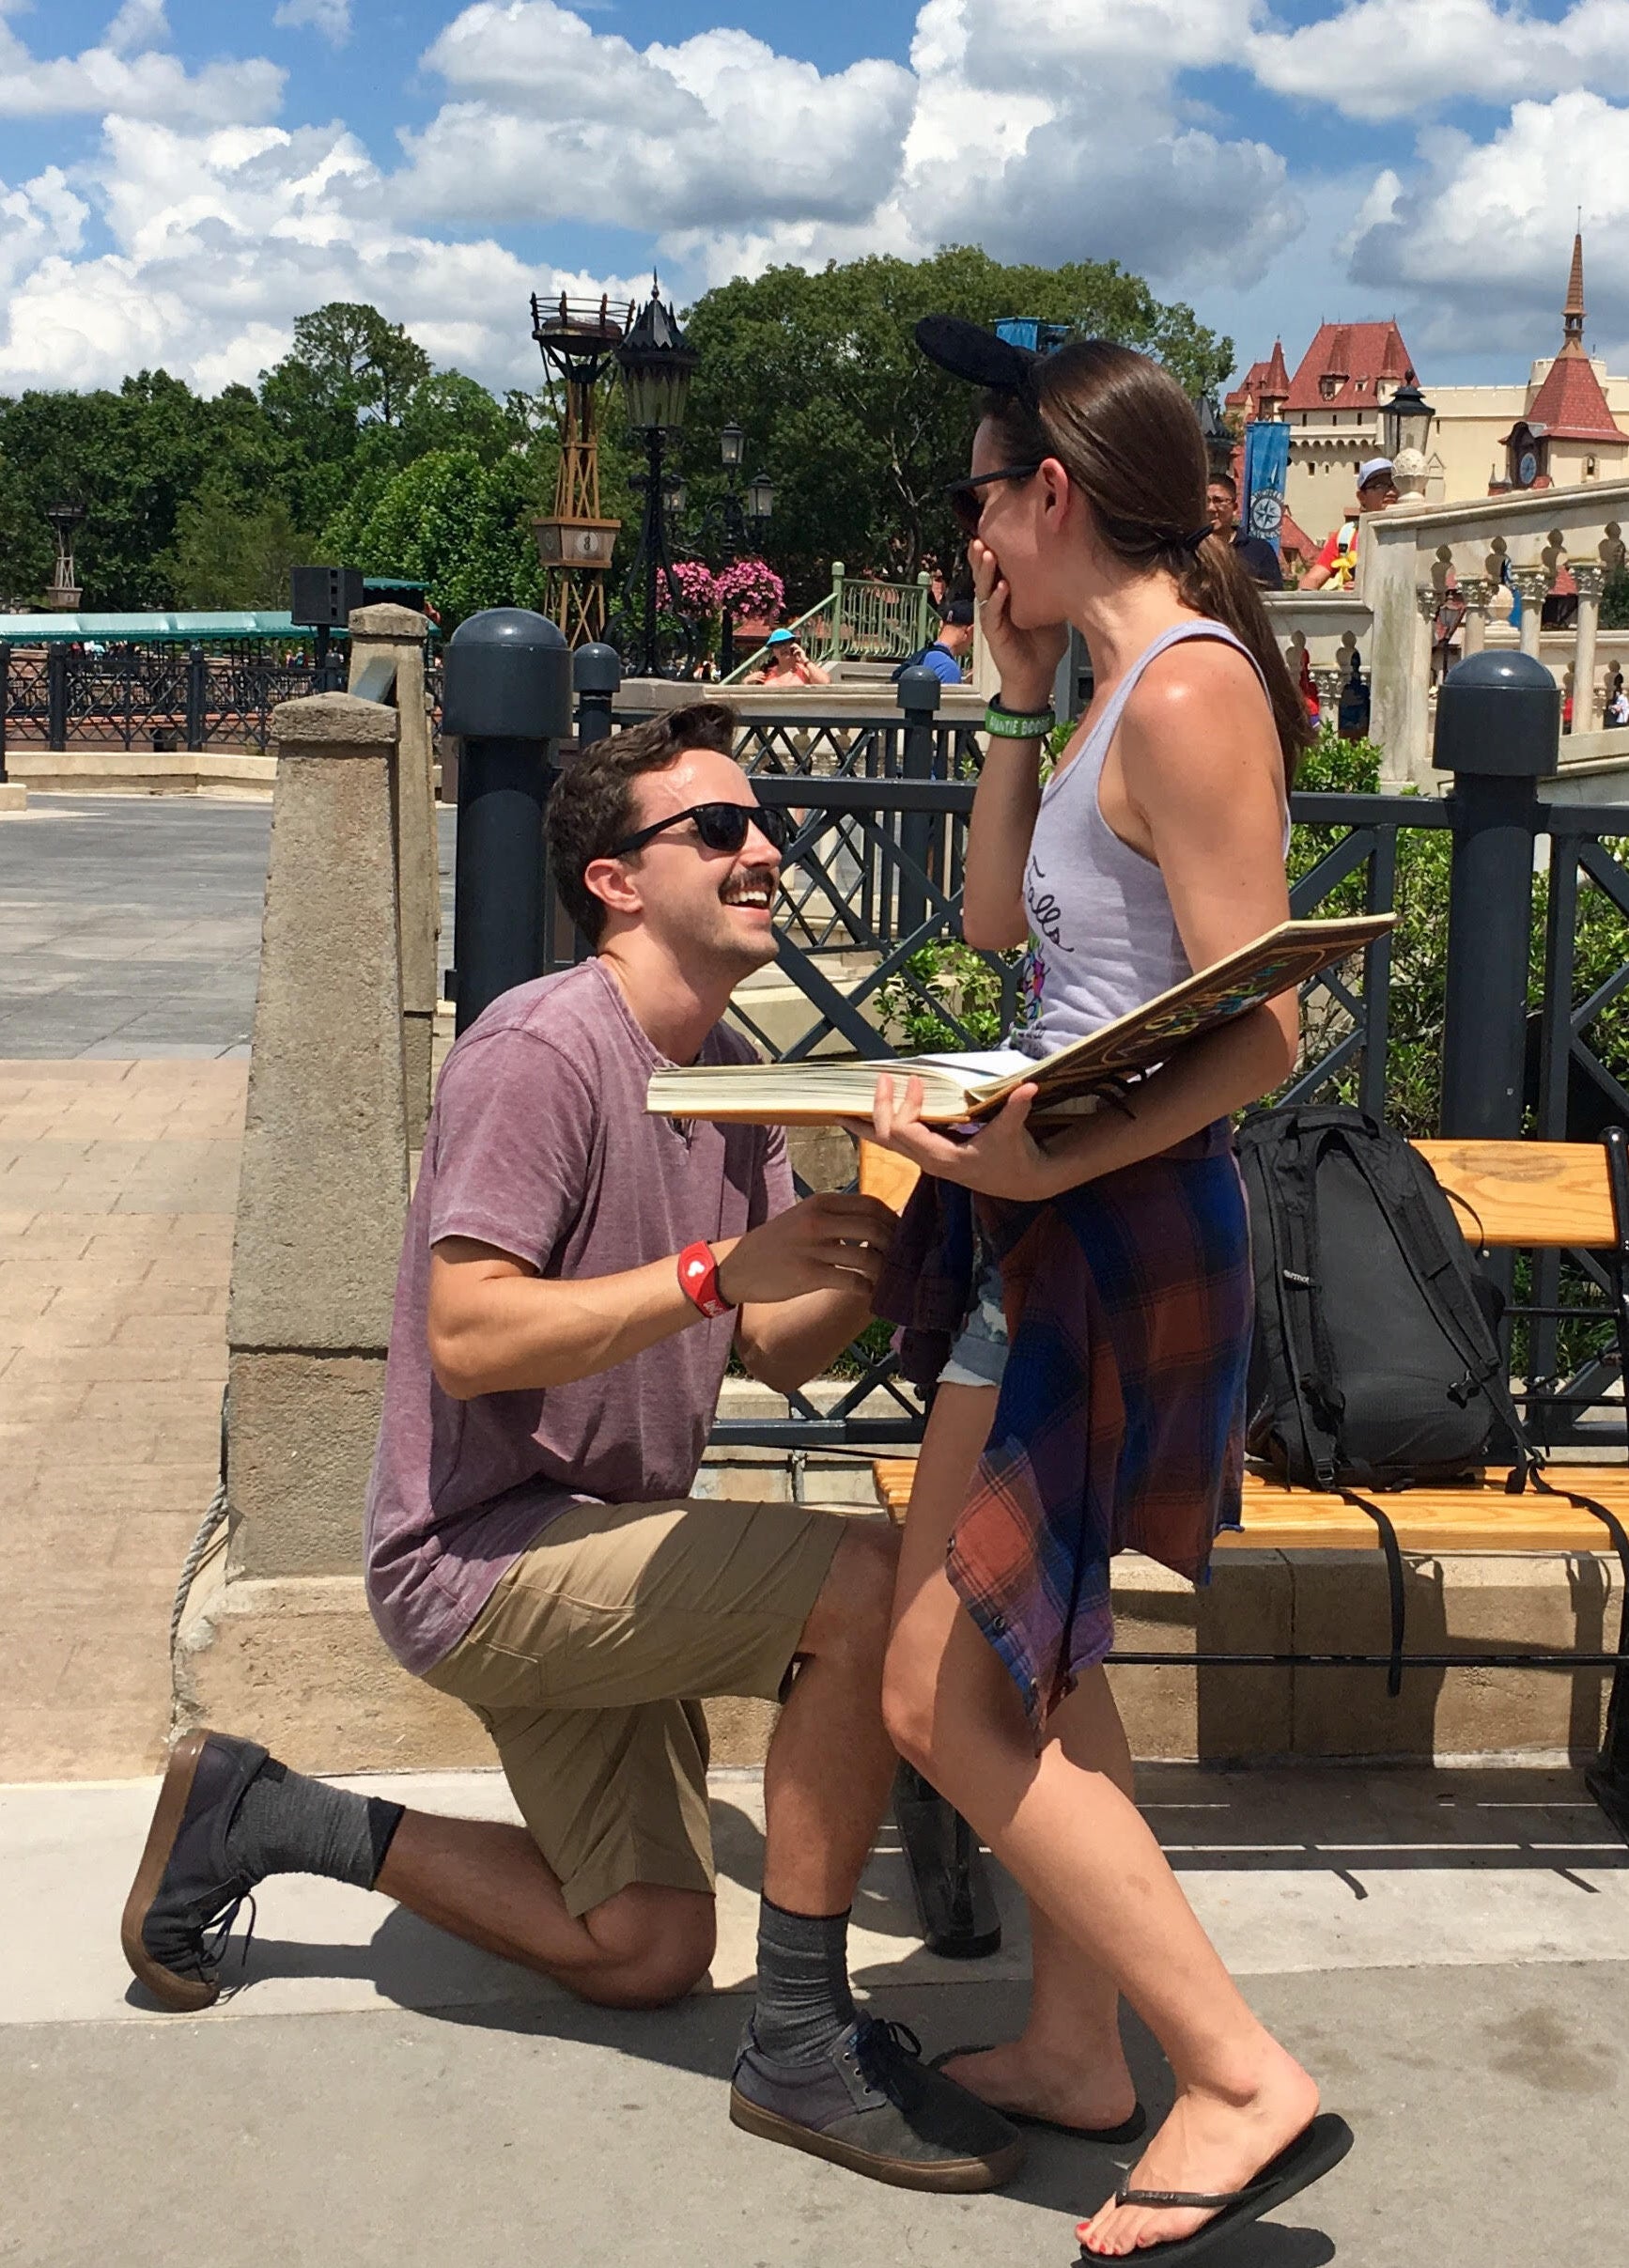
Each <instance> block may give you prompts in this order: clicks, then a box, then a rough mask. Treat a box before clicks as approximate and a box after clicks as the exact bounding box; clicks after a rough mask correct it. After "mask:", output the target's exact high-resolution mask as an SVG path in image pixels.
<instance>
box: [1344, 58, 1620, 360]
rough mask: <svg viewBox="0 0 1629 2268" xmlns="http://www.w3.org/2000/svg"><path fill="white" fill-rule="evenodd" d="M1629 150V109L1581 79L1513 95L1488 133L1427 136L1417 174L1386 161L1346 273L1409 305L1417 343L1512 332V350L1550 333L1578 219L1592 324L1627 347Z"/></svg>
mask: <svg viewBox="0 0 1629 2268" xmlns="http://www.w3.org/2000/svg"><path fill="white" fill-rule="evenodd" d="M1626 152H1629V110H1625V109H1621V108H1617V107H1615V106H1614V105H1613V104H1611V103H1610V102H1607V101H1604V100H1603V98H1602V97H1601V96H1600V95H1597V94H1592V93H1588V92H1578V93H1574V94H1564V95H1558V96H1557V97H1556V98H1555V100H1554V101H1549V102H1518V103H1517V104H1516V105H1515V107H1514V109H1513V112H1512V113H1511V117H1510V119H1509V121H1508V123H1507V124H1506V125H1504V126H1503V127H1501V128H1500V129H1499V131H1498V132H1497V133H1496V134H1494V135H1493V137H1492V138H1491V139H1490V140H1489V141H1487V142H1484V143H1477V142H1473V141H1471V140H1470V139H1469V138H1468V137H1467V136H1466V135H1465V134H1463V133H1451V132H1439V133H1436V134H1435V135H1428V136H1425V137H1422V140H1421V145H1420V164H1419V167H1418V168H1417V170H1416V171H1415V173H1414V175H1413V176H1412V178H1411V179H1407V180H1399V179H1398V178H1397V177H1396V176H1395V175H1394V174H1385V175H1382V176H1381V177H1380V179H1379V180H1378V181H1377V182H1376V183H1375V185H1374V188H1373V190H1372V192H1371V210H1370V211H1369V212H1368V214H1367V215H1366V216H1365V222H1366V225H1362V226H1360V227H1359V229H1358V230H1357V232H1356V239H1355V242H1354V244H1353V250H1352V270H1351V272H1352V275H1353V278H1354V280H1355V281H1356V282H1357V284H1359V285H1366V286H1369V287H1381V288H1384V289H1388V290H1390V291H1392V292H1393V293H1395V294H1396V295H1397V296H1398V297H1399V299H1400V300H1403V301H1404V303H1406V304H1408V305H1409V306H1411V308H1412V310H1413V313H1412V315H1411V318H1410V321H1409V327H1408V334H1407V335H1408V341H1409V345H1410V346H1411V347H1412V348H1413V350H1414V351H1415V353H1416V354H1419V355H1420V356H1421V357H1423V356H1424V355H1425V354H1427V353H1429V352H1431V351H1432V350H1435V351H1437V352H1438V353H1451V352H1458V351H1466V352H1469V351H1475V350H1492V351H1498V350H1504V351H1506V352H1509V351H1510V350H1512V348H1513V345H1514V346H1515V360H1516V361H1517V362H1518V363H1519V362H1521V361H1522V360H1525V359H1526V358H1527V357H1528V356H1529V355H1532V354H1539V353H1545V352H1548V351H1550V350H1552V349H1553V348H1554V347H1555V346H1556V345H1557V344H1559V308H1560V303H1561V299H1562V296H1563V293H1564V291H1565V287H1566V278H1567V262H1568V258H1569V256H1570V254H1571V251H1572V241H1573V230H1574V226H1575V223H1576V224H1577V225H1581V226H1582V228H1583V233H1584V249H1585V273H1586V283H1587V293H1586V297H1587V300H1588V303H1589V308H1590V326H1589V336H1590V341H1591V343H1593V342H1595V341H1599V342H1600V344H1601V346H1602V348H1603V349H1604V350H1606V351H1608V352H1609V353H1610V354H1611V355H1612V356H1613V357H1614V360H1615V362H1620V358H1621V356H1622V354H1623V352H1624V351H1625V349H1626V347H1629V164H1626V163H1625V153H1626ZM1516 342H1520V343H1519V344H1516ZM1620 366H1621V362H1620Z"/></svg>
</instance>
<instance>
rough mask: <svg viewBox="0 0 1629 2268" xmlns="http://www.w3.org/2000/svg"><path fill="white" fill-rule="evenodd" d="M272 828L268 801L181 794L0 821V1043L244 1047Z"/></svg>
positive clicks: (40, 802) (6, 1048)
mask: <svg viewBox="0 0 1629 2268" xmlns="http://www.w3.org/2000/svg"><path fill="white" fill-rule="evenodd" d="M270 841H271V805H270V804H269V803H265V802H258V803H246V802H245V803H240V802H224V801H223V802H215V801H210V800H197V799H194V798H192V797H185V798H182V797H150V798H149V797H118V796H101V797H85V796H40V797H36V798H34V799H33V800H31V803H30V807H29V809H28V810H27V812H25V813H23V814H22V815H20V816H17V817H14V818H8V819H6V820H5V821H4V823H0V1057H15V1056H31V1057H45V1058H51V1057H77V1056H99V1055H100V1056H106V1057H110V1058H120V1059H125V1060H128V1059H129V1058H131V1057H132V1056H142V1055H167V1056H194V1055H195V1056H215V1055H222V1054H225V1053H228V1052H230V1051H232V1050H234V1049H244V1050H246V1049H247V1048H248V1045H249V1034H250V1031H251V1029H252V1026H253V1023H254V1017H255V985H256V974H257V971H258V967H259V958H260V909H261V902H262V899H263V897H264V894H265V883H266V853H267V847H268V845H269V844H270Z"/></svg>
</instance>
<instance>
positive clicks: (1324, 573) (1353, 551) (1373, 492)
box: [1301, 457, 1397, 591]
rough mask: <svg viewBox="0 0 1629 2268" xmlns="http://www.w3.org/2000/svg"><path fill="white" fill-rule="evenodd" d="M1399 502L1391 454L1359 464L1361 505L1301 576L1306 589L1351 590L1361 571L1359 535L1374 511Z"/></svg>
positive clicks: (1341, 525) (1358, 485)
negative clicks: (1358, 570)
mask: <svg viewBox="0 0 1629 2268" xmlns="http://www.w3.org/2000/svg"><path fill="white" fill-rule="evenodd" d="M1396 502H1397V482H1396V479H1395V478H1394V477H1393V474H1392V471H1391V459H1390V458H1389V457H1371V458H1367V459H1366V460H1365V462H1364V463H1362V464H1360V465H1359V466H1358V468H1357V510H1356V511H1355V512H1349V513H1348V514H1347V516H1346V518H1345V519H1344V520H1342V522H1341V524H1340V526H1339V527H1338V528H1337V529H1336V530H1335V533H1334V534H1333V535H1332V536H1329V537H1328V538H1327V540H1326V543H1325V545H1324V548H1323V550H1322V551H1320V552H1319V553H1318V556H1317V558H1316V559H1315V560H1314V561H1313V562H1312V564H1311V567H1309V568H1308V569H1307V572H1306V573H1305V574H1304V575H1303V576H1302V578H1301V588H1302V590H1304V591H1321V590H1322V589H1323V588H1324V585H1325V584H1326V583H1333V584H1334V586H1335V588H1336V589H1337V590H1338V591H1349V590H1350V589H1351V588H1352V583H1353V579H1354V577H1355V576H1356V575H1357V539H1358V537H1359V536H1360V535H1361V534H1362V530H1363V522H1364V520H1366V519H1367V518H1368V516H1369V514H1370V513H1371V512H1384V511H1387V510H1389V508H1390V506H1391V505H1394V504H1395V503H1396Z"/></svg>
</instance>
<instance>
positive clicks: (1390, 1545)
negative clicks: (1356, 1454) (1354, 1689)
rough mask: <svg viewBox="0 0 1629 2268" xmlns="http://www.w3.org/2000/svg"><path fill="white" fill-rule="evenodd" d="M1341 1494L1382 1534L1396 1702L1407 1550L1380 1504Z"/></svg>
mask: <svg viewBox="0 0 1629 2268" xmlns="http://www.w3.org/2000/svg"><path fill="white" fill-rule="evenodd" d="M1340 1494H1341V1496H1342V1498H1343V1499H1344V1500H1345V1501H1346V1502H1347V1503H1348V1504H1355V1505H1356V1506H1357V1510H1358V1511H1359V1512H1366V1513H1367V1514H1368V1515H1369V1517H1370V1518H1371V1519H1372V1520H1373V1523H1374V1525H1375V1527H1376V1528H1378V1529H1379V1530H1380V1548H1381V1550H1382V1551H1383V1552H1384V1553H1385V1554H1386V1587H1387V1590H1388V1592H1389V1593H1390V1603H1391V1658H1390V1660H1389V1662H1388V1663H1387V1665H1386V1692H1387V1698H1388V1699H1389V1700H1390V1701H1395V1700H1396V1699H1397V1697H1398V1695H1399V1694H1400V1693H1401V1692H1402V1691H1403V1639H1404V1628H1405V1624H1406V1619H1407V1613H1408V1602H1407V1598H1406V1596H1405V1594H1404V1589H1403V1547H1402V1546H1401V1545H1400V1544H1399V1543H1398V1541H1397V1530H1396V1529H1395V1528H1394V1527H1393V1526H1392V1525H1391V1521H1390V1518H1389V1515H1387V1514H1386V1513H1384V1512H1382V1511H1381V1509H1380V1507H1379V1505H1378V1504H1372V1503H1371V1502H1370V1501H1369V1499H1368V1498H1367V1497H1360V1496H1359V1495H1358V1494H1357V1490H1356V1489H1355V1488H1342V1490H1341V1491H1340Z"/></svg>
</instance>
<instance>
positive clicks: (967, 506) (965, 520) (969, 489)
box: [945, 460, 1041, 536]
mask: <svg viewBox="0 0 1629 2268" xmlns="http://www.w3.org/2000/svg"><path fill="white" fill-rule="evenodd" d="M1040 470H1041V467H1040V463H1039V461H1038V460H1037V462H1036V463H1034V464H1032V465H1003V466H1002V467H1001V471H1000V472H999V473H970V474H969V475H968V477H967V478H966V479H965V480H953V481H950V482H948V483H947V484H946V487H945V502H946V503H947V504H948V505H950V508H951V515H952V517H953V518H954V520H955V523H956V525H957V527H958V528H960V530H961V532H962V534H963V535H964V536H976V535H977V534H978V532H979V521H980V520H982V519H983V518H984V516H985V497H984V491H985V489H987V488H988V487H989V485H990V483H991V481H992V480H1032V479H1033V478H1034V476H1035V474H1037V473H1038V472H1039V471H1040Z"/></svg>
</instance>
